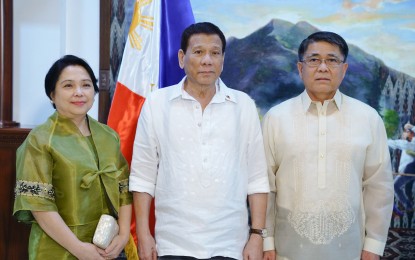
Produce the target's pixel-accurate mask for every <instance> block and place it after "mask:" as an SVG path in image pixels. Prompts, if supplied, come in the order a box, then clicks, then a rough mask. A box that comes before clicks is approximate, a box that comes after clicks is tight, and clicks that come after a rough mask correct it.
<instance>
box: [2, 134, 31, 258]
mask: <svg viewBox="0 0 415 260" xmlns="http://www.w3.org/2000/svg"><path fill="white" fill-rule="evenodd" d="M29 131H30V129H24V128H0V179H1V182H0V198H1V199H0V259H28V254H27V252H28V242H29V232H30V226H29V225H26V224H22V223H19V222H17V221H16V219H15V218H14V217H13V216H12V211H13V201H14V187H15V182H16V174H15V172H16V163H15V162H16V149H17V148H18V147H19V146H20V144H21V143H22V142H23V141H24V139H25V138H26V136H27V134H28V133H29Z"/></svg>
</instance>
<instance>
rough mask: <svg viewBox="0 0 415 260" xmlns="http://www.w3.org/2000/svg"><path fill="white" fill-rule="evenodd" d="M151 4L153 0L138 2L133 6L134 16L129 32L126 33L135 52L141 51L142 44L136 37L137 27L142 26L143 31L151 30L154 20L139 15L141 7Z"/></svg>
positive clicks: (140, 39) (141, 40) (138, 37)
mask: <svg viewBox="0 0 415 260" xmlns="http://www.w3.org/2000/svg"><path fill="white" fill-rule="evenodd" d="M151 2H153V0H140V1H138V2H136V4H135V6H134V14H133V19H132V21H131V25H130V30H129V31H128V36H129V39H130V44H131V46H132V47H133V48H134V49H137V50H141V48H142V42H143V39H142V38H141V36H140V35H138V33H137V32H136V31H135V29H136V28H137V26H142V27H143V28H145V29H148V30H153V25H154V22H153V21H154V18H153V17H151V16H146V15H142V14H141V7H143V6H145V5H148V4H150V3H151Z"/></svg>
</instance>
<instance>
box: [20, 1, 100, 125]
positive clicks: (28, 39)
mask: <svg viewBox="0 0 415 260" xmlns="http://www.w3.org/2000/svg"><path fill="white" fill-rule="evenodd" d="M65 54H74V55H77V56H79V57H81V58H84V59H85V60H86V61H87V62H88V63H89V65H90V66H91V67H92V69H93V70H94V73H95V76H96V77H98V69H99V0H87V1H85V0H30V1H28V0H13V120H14V121H16V122H19V123H20V124H21V125H22V126H29V127H31V126H35V125H39V124H41V123H43V122H44V121H45V120H46V119H47V118H48V117H49V115H50V114H52V113H53V112H54V109H53V107H52V105H51V104H50V102H49V99H48V97H47V96H46V94H45V90H44V78H45V75H46V73H47V71H48V69H49V68H50V66H51V65H52V63H53V62H55V61H56V60H57V59H59V58H60V57H62V56H63V55H65ZM89 114H90V115H91V116H92V117H94V118H98V95H97V96H96V97H95V104H94V106H93V107H92V109H91V110H90V112H89Z"/></svg>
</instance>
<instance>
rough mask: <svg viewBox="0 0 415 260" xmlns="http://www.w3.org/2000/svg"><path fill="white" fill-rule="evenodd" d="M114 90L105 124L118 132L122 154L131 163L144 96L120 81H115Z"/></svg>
mask: <svg viewBox="0 0 415 260" xmlns="http://www.w3.org/2000/svg"><path fill="white" fill-rule="evenodd" d="M116 90H117V91H115V94H114V97H113V101H112V104H111V111H110V113H109V115H108V123H107V124H108V125H109V126H110V127H111V128H112V129H114V130H115V131H116V132H117V133H118V134H119V136H120V140H121V151H122V154H123V155H124V157H125V159H127V161H128V164H131V158H132V154H133V144H134V138H135V130H136V128H137V122H138V117H139V116H140V112H141V108H142V106H143V104H144V101H145V98H144V97H142V96H140V95H138V94H136V93H134V92H133V91H131V90H130V89H129V88H128V87H126V86H124V85H123V84H121V83H120V82H117V85H116Z"/></svg>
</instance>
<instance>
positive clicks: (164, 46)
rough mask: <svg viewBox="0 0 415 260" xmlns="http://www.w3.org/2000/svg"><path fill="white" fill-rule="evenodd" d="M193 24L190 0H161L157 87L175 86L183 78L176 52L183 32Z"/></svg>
mask: <svg viewBox="0 0 415 260" xmlns="http://www.w3.org/2000/svg"><path fill="white" fill-rule="evenodd" d="M194 22H195V19H194V16H193V11H192V6H191V4H190V0H162V3H161V29H160V32H161V35H160V72H159V73H160V74H159V87H160V88H164V87H167V86H170V85H173V84H177V83H178V82H179V81H180V80H181V79H182V78H183V77H184V71H183V70H182V69H180V67H179V62H178V58H177V52H178V51H179V49H180V40H181V35H182V32H183V30H184V29H185V28H186V27H187V26H189V25H191V24H193V23H194Z"/></svg>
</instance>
